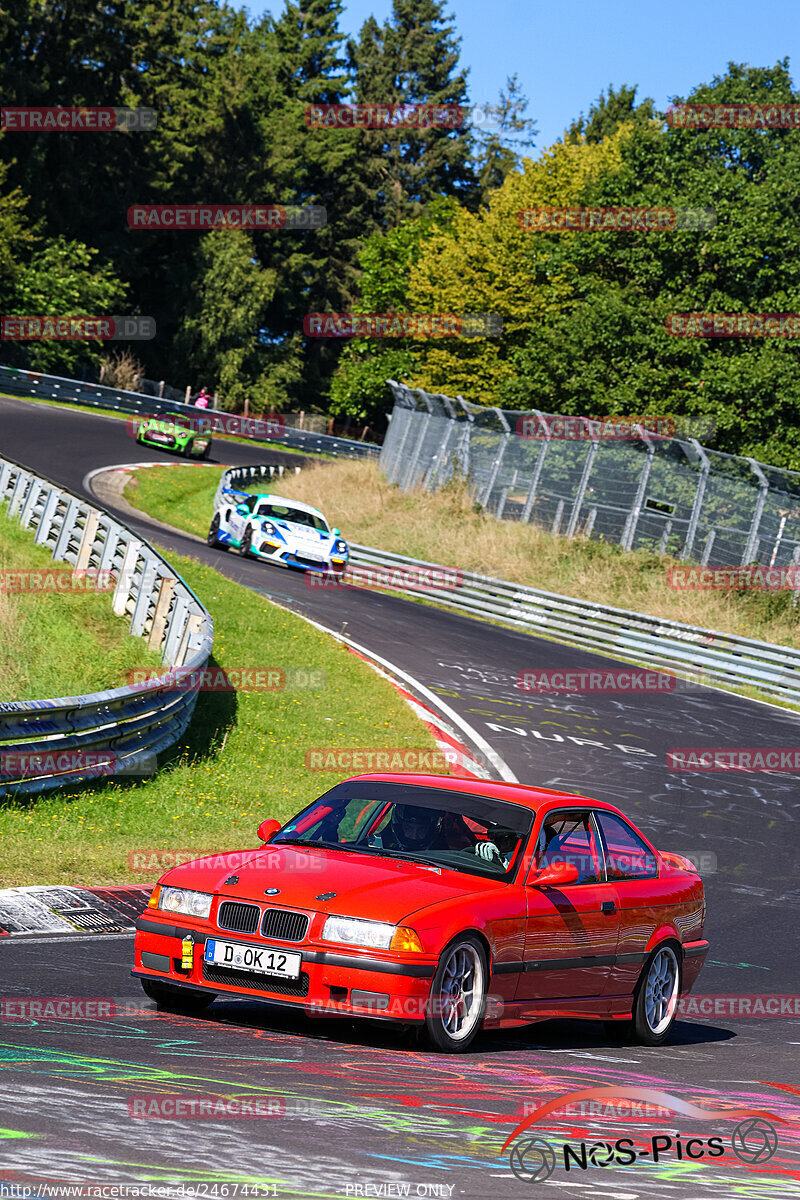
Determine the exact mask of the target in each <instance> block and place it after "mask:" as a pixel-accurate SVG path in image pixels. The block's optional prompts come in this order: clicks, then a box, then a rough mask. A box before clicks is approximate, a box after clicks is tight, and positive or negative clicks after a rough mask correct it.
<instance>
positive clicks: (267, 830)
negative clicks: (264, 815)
mask: <svg viewBox="0 0 800 1200" xmlns="http://www.w3.org/2000/svg"><path fill="white" fill-rule="evenodd" d="M280 827H281V823H280V821H276V820H275V818H274V817H270V819H269V820H268V821H262V822H261V824H260V825H259V827H258V836H259V837H260V838H261V841H262V842H268V841H269V840H270V838H272V837H274V836H275V834H276V833H277V832H278V830H279V829H280Z"/></svg>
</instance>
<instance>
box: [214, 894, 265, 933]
mask: <svg viewBox="0 0 800 1200" xmlns="http://www.w3.org/2000/svg"><path fill="white" fill-rule="evenodd" d="M260 915H261V909H260V908H259V907H258V905H257V904H240V903H239V901H238V900H223V901H222V904H220V906H219V912H218V913H217V925H219V927H220V929H230V930H231V932H232V933H255V932H256V930H257V929H258V920H259V917H260Z"/></svg>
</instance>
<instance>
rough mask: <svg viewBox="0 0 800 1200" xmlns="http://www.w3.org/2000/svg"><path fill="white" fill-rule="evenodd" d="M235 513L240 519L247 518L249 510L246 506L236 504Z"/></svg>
mask: <svg viewBox="0 0 800 1200" xmlns="http://www.w3.org/2000/svg"><path fill="white" fill-rule="evenodd" d="M236 511H237V513H238V514H239V516H240V517H249V516H250V509H249V508H248V507H247V505H246V504H237V505H236Z"/></svg>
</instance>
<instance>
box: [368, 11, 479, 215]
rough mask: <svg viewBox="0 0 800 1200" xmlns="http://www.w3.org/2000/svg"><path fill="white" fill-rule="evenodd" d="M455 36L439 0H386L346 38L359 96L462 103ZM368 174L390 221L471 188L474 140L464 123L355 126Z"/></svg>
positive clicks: (392, 100)
mask: <svg viewBox="0 0 800 1200" xmlns="http://www.w3.org/2000/svg"><path fill="white" fill-rule="evenodd" d="M460 46H461V41H460V39H459V38H458V37H456V35H455V30H454V28H453V26H452V24H450V21H449V18H448V17H447V16H445V13H444V0H393V4H392V15H391V17H390V18H389V19H388V20H387V21H386V22H385V24H384V25H383V26H382V27H381V26H378V24H377V22H376V21H375V19H374V18H370V19H369V20H368V21H367V22H365V24H364V26H363V27H362V29H361V32H360V35H359V38H358V40H357V41H350V42H349V43H348V56H349V62H350V66H351V70H352V71H353V73H354V75H355V99H356V101H357V102H359V103H372V104H375V103H381V104H393V105H401V106H402V105H412V104H413V105H420V104H426V105H427V104H430V105H457V106H466V103H467V72H466V71H464V70H461V69H460V68H459V54H460ZM360 143H361V145H362V146H363V148H364V152H365V157H366V160H367V163H368V179H369V183H370V187H371V189H372V190H373V193H374V195H375V198H376V202H377V205H378V207H379V211H380V214H381V223H382V224H383V225H385V226H388V227H391V226H393V225H396V224H397V223H398V222H399V221H401V220H402V219H404V218H405V217H409V216H418V215H419V214H420V213H421V211H422V210H423V208H424V206H425V205H426V204H427V203H428V202H429V201H430V200H432V199H433V198H434V197H435V196H440V195H445V196H456V197H457V196H462V197H464V198H465V199H466V198H467V197H469V196H471V195H474V193H475V189H476V182H475V176H474V171H473V167H472V155H473V150H474V139H473V136H472V133H471V131H470V129H469V127H468V126H465V127H457V128H455V129H453V128H444V127H441V126H435V125H432V126H429V127H428V128H414V127H413V126H412V127H401V126H398V125H396V126H394V127H392V128H382V129H379V130H373V131H361V132H360Z"/></svg>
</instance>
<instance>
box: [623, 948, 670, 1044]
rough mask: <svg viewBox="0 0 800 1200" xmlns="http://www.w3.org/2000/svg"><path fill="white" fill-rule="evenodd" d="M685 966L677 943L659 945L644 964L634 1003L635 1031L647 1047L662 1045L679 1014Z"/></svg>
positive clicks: (638, 1038)
mask: <svg viewBox="0 0 800 1200" xmlns="http://www.w3.org/2000/svg"><path fill="white" fill-rule="evenodd" d="M680 987H681V967H680V962H679V960H678V955H677V953H676V951H675V948H674V946H672V945H671V944H670V943H666V944H665V945H662V946H658V947H657V948H656V949H655V950H654V951H653V953H652V954H651V955H650V957H649V958H648V960H647V962H646V963H645V965H644V970H643V971H642V974H641V978H640V979H639V983H638V985H637V989H636V999H635V1002H634V1006H633V1031H634V1034H635V1036H636V1040H637V1041H639V1042H642V1043H643V1045H645V1046H660V1045H661V1043H662V1042H663V1041H665V1040H666V1038H667V1035H668V1034H669V1031H670V1029H671V1028H672V1026H673V1025H674V1023H675V1018H676V1016H677V1014H678V995H679V993H680Z"/></svg>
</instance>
